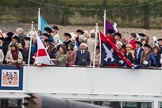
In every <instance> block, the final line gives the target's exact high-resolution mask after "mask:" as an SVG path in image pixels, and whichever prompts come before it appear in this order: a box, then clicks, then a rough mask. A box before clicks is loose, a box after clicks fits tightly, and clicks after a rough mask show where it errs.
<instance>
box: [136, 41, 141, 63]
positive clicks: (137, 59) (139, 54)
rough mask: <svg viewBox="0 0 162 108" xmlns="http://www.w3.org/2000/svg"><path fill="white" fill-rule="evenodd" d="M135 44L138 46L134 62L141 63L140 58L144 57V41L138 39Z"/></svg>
mask: <svg viewBox="0 0 162 108" xmlns="http://www.w3.org/2000/svg"><path fill="white" fill-rule="evenodd" d="M135 46H136V48H135V52H134V64H135V65H139V64H140V59H141V57H142V52H143V48H142V43H141V42H139V41H136V42H135Z"/></svg>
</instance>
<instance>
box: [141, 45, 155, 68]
mask: <svg viewBox="0 0 162 108" xmlns="http://www.w3.org/2000/svg"><path fill="white" fill-rule="evenodd" d="M140 65H141V66H144V67H148V66H156V59H155V56H154V54H153V52H152V48H151V46H150V45H148V44H145V45H144V50H143V52H142V56H141V59H140Z"/></svg>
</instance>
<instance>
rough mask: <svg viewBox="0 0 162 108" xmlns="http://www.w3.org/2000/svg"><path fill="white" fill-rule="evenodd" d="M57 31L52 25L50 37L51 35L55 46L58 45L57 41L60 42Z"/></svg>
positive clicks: (56, 27)
mask: <svg viewBox="0 0 162 108" xmlns="http://www.w3.org/2000/svg"><path fill="white" fill-rule="evenodd" d="M58 30H59V28H58V26H56V25H54V26H53V27H52V33H51V35H52V37H53V39H54V44H55V45H56V44H58V43H59V41H60V36H59V34H58Z"/></svg>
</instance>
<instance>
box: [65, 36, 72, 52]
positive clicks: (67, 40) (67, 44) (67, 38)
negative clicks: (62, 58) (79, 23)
mask: <svg viewBox="0 0 162 108" xmlns="http://www.w3.org/2000/svg"><path fill="white" fill-rule="evenodd" d="M63 38H64V42H63V44H64V45H65V46H66V48H67V49H68V46H69V44H70V43H72V42H71V34H70V33H64V37H63Z"/></svg>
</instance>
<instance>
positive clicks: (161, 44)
mask: <svg viewBox="0 0 162 108" xmlns="http://www.w3.org/2000/svg"><path fill="white" fill-rule="evenodd" d="M158 42H159V48H160V51H159V53H160V54H162V38H160V39H158Z"/></svg>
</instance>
